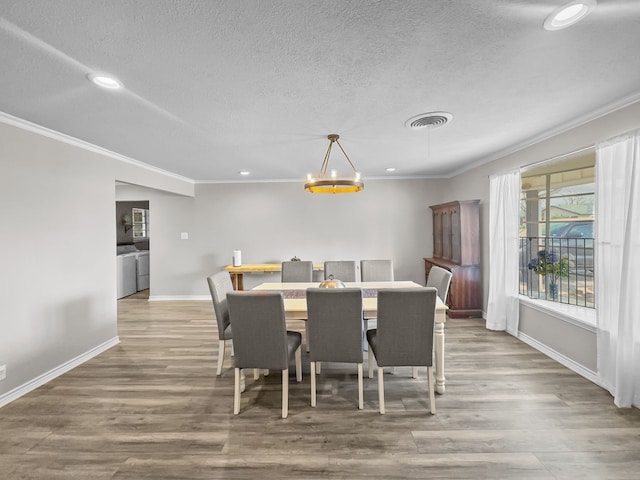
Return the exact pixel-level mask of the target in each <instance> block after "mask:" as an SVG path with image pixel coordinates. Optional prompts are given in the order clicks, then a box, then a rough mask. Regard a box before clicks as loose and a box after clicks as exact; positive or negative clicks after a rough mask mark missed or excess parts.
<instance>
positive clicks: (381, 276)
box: [360, 260, 393, 282]
mask: <svg viewBox="0 0 640 480" xmlns="http://www.w3.org/2000/svg"><path fill="white" fill-rule="evenodd" d="M360 276H361V277H362V281H363V282H393V261H392V260H360Z"/></svg>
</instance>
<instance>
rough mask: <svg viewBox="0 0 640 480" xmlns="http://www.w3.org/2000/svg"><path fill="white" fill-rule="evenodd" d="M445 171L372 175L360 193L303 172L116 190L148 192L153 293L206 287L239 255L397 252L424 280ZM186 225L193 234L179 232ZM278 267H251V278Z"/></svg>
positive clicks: (261, 259)
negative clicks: (266, 179) (190, 194)
mask: <svg viewBox="0 0 640 480" xmlns="http://www.w3.org/2000/svg"><path fill="white" fill-rule="evenodd" d="M442 185H443V182H442V180H427V179H416V180H395V181H367V182H366V187H365V189H364V190H363V191H362V192H360V193H358V194H355V195H353V194H352V195H313V194H310V193H307V192H305V191H304V190H303V188H302V180H301V182H287V183H277V184H274V183H238V184H198V185H196V195H195V197H194V198H186V197H178V196H176V195H172V194H169V193H164V192H160V191H156V190H152V189H139V188H135V187H128V186H124V187H118V189H117V198H118V200H126V199H129V198H137V199H140V198H142V197H144V198H145V199H148V200H149V209H150V211H151V213H152V221H153V246H152V250H151V272H152V273H151V290H150V295H151V298H152V299H158V298H178V297H183V298H184V297H206V296H208V295H209V291H208V289H207V285H206V281H205V278H206V277H207V276H208V275H210V274H211V273H214V272H216V271H218V270H221V269H223V268H224V267H225V266H226V265H228V264H230V263H231V257H232V253H233V250H235V249H240V250H242V260H243V263H279V262H281V261H283V260H289V259H290V258H292V257H293V256H297V257H299V258H301V259H305V260H307V259H308V260H312V261H314V262H315V263H321V262H323V261H325V260H344V259H353V260H357V261H359V260H361V259H364V258H392V259H393V261H394V266H395V273H396V278H398V279H406V280H414V281H416V282H420V283H422V284H424V264H423V261H422V258H423V257H426V256H430V255H431V251H432V241H433V239H432V231H431V210H430V209H429V205H432V204H435V203H438V199H439V197H440V196H441V195H442V188H443V187H442ZM182 232H185V233H188V235H189V239H188V240H181V239H180V234H181V233H182ZM277 280H279V274H273V275H264V274H262V275H245V288H251V287H252V286H254V285H256V284H257V283H261V282H263V281H277Z"/></svg>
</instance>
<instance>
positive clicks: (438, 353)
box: [253, 281, 447, 394]
mask: <svg viewBox="0 0 640 480" xmlns="http://www.w3.org/2000/svg"><path fill="white" fill-rule="evenodd" d="M344 283H345V286H346V287H347V288H362V289H363V290H375V291H377V290H378V289H380V288H418V287H421V286H422V285H419V284H418V283H415V282H412V281H394V282H344ZM318 286H319V283H317V282H311V283H306V282H289V283H281V282H266V283H261V284H260V285H258V286H256V287H254V288H253V290H274V291H281V292H283V293H284V311H285V317H286V318H287V319H288V320H307V299H306V297H305V296H304V293H302V292H301V291H305V290H306V289H307V288H314V287H318ZM362 309H363V312H364V318H365V319H372V318H376V317H377V314H378V298H377V296H375V295H373V296H370V295H363V298H362ZM446 320H447V306H446V305H445V304H444V303H443V302H442V300H440V298H439V297H438V298H437V299H436V312H435V325H434V335H433V350H434V357H435V379H436V385H435V387H436V392H437V393H439V394H443V393H444V391H445V376H444V325H445V322H446Z"/></svg>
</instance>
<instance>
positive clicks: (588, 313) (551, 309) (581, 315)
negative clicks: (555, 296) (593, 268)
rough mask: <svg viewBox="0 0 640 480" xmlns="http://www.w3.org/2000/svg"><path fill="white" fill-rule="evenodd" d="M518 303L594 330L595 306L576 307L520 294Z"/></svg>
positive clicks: (591, 330)
mask: <svg viewBox="0 0 640 480" xmlns="http://www.w3.org/2000/svg"><path fill="white" fill-rule="evenodd" d="M519 300H520V303H521V304H523V305H526V306H527V307H529V308H533V309H534V310H538V311H539V312H542V313H545V314H547V315H551V316H552V317H555V318H558V319H560V320H564V321H565V322H568V323H571V324H573V325H576V326H578V327H582V328H584V329H585V330H589V331H590V332H594V333H595V331H596V310H595V308H586V307H578V306H575V305H567V304H564V303H558V302H550V301H548V300H538V299H533V298H529V297H525V296H524V295H520V298H519Z"/></svg>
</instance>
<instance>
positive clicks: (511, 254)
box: [486, 170, 520, 336]
mask: <svg viewBox="0 0 640 480" xmlns="http://www.w3.org/2000/svg"><path fill="white" fill-rule="evenodd" d="M519 211H520V170H514V171H511V172H507V173H504V174H500V175H492V176H491V177H490V178H489V299H488V303H487V323H486V327H487V328H488V329H489V330H506V331H507V332H508V333H510V334H512V335H514V336H518V322H519V315H520V304H519V301H518V283H519V272H518V244H519V240H518V222H519Z"/></svg>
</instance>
